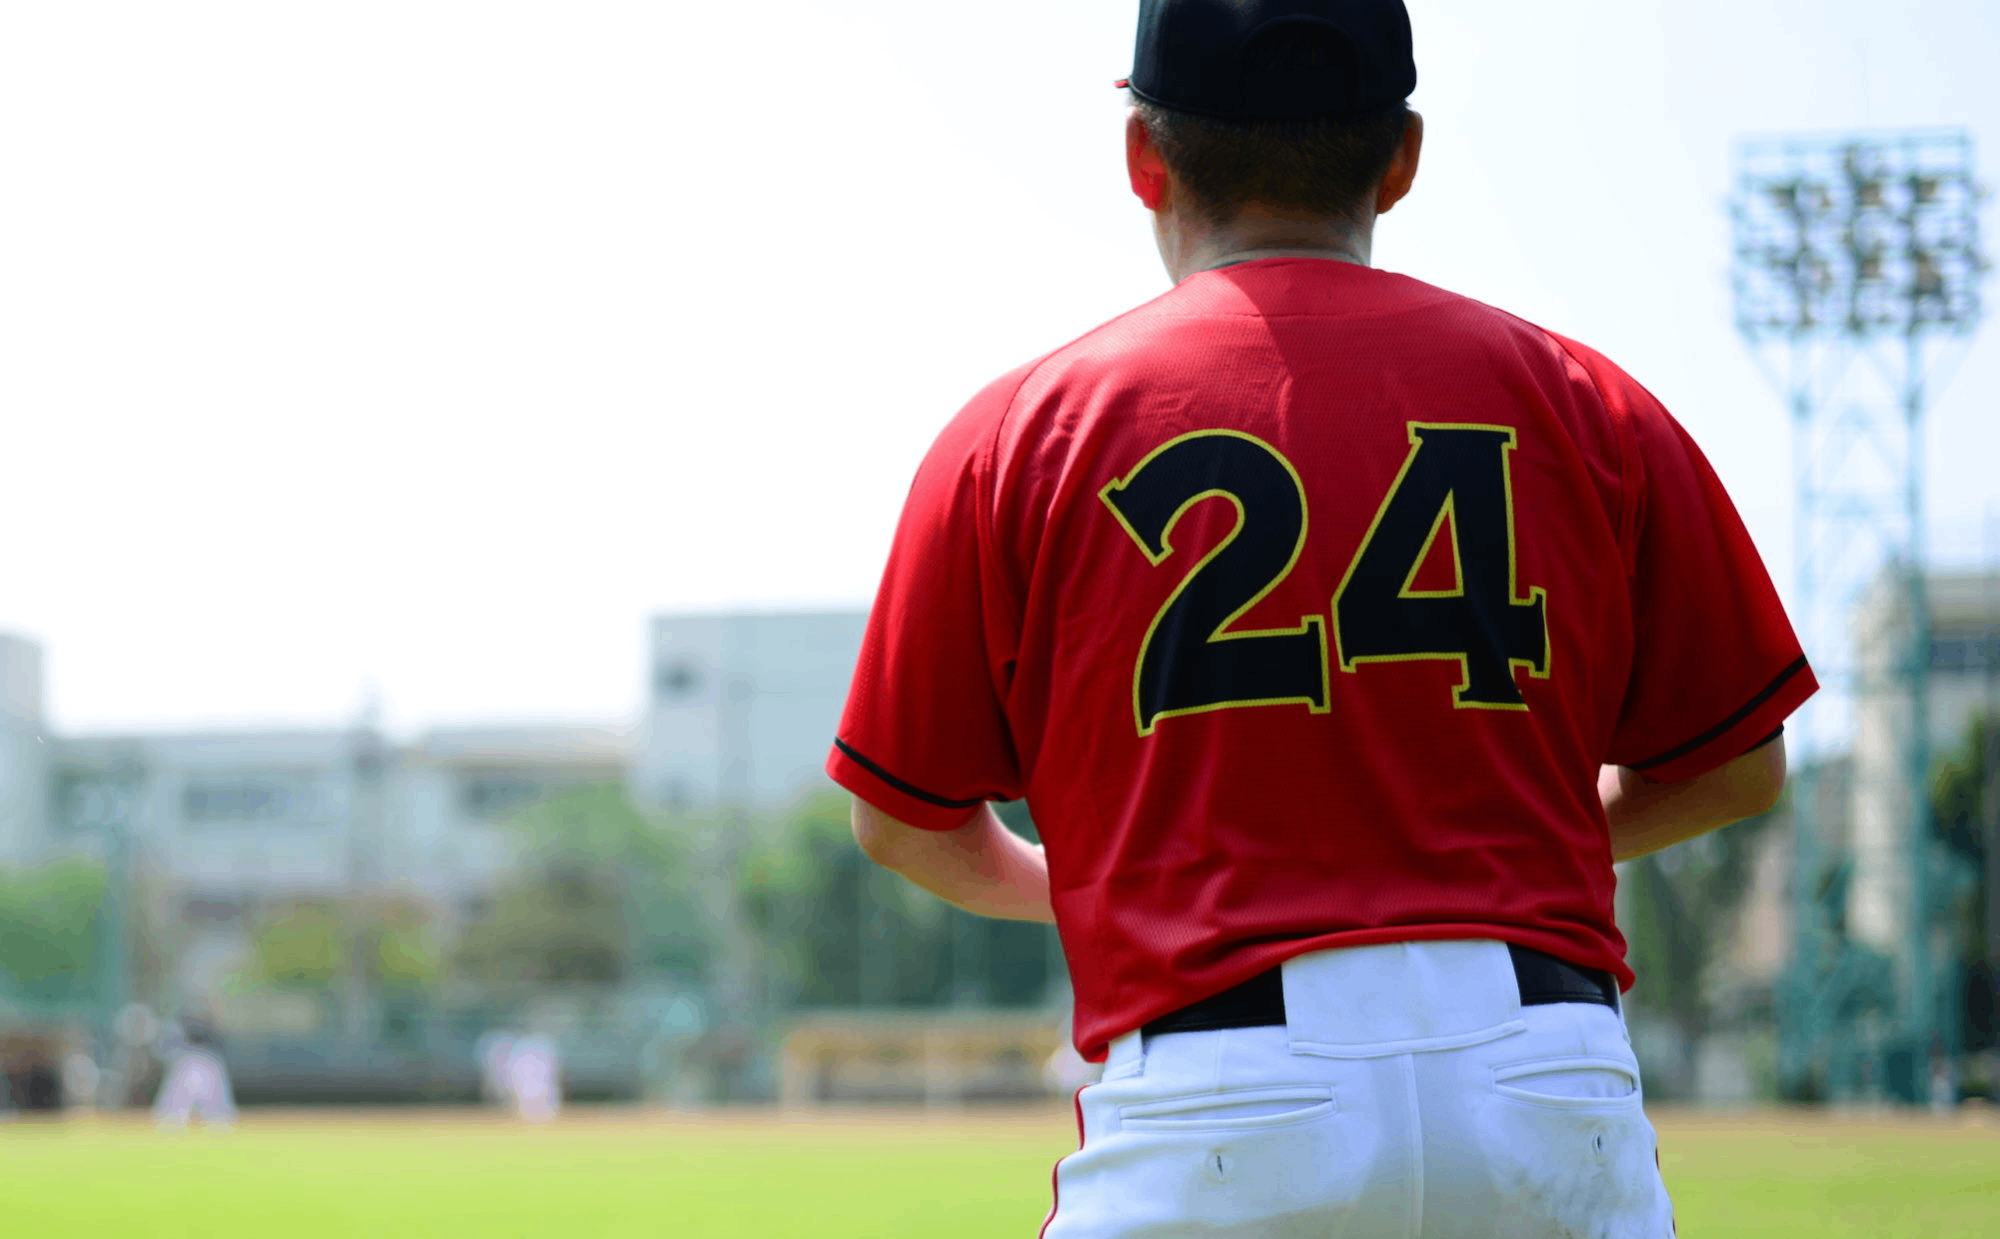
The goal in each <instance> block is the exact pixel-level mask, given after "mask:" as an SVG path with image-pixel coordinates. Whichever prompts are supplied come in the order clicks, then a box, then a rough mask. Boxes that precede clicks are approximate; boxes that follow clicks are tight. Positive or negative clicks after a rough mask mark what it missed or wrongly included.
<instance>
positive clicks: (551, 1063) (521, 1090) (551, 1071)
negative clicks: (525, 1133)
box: [505, 1033, 562, 1123]
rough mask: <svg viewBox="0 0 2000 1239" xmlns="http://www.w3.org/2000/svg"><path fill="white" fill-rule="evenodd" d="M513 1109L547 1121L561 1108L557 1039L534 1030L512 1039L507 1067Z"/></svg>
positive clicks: (529, 1118)
mask: <svg viewBox="0 0 2000 1239" xmlns="http://www.w3.org/2000/svg"><path fill="white" fill-rule="evenodd" d="M505 1075H506V1079H507V1094H508V1096H509V1097H511V1098H512V1099H513V1102H514V1113H516V1114H518V1115H520V1116H521V1117H522V1118H523V1119H526V1120H527V1121H528V1122H530V1123H546V1122H548V1121H549V1120H550V1119H552V1118H554V1117H555V1116H556V1113H557V1111H559V1110H561V1109H562V1060H561V1057H560V1056H559V1055H558V1054H557V1052H556V1043H555V1039H554V1038H552V1037H548V1036H544V1035H542V1034H540V1033H532V1034H530V1035H528V1036H526V1037H522V1038H521V1039H520V1040H518V1041H516V1042H514V1043H513V1048H512V1049H511V1050H510V1051H509V1052H508V1054H507V1066H506V1071H505Z"/></svg>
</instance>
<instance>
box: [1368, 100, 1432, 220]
mask: <svg viewBox="0 0 2000 1239" xmlns="http://www.w3.org/2000/svg"><path fill="white" fill-rule="evenodd" d="M1423 152H1424V117H1423V114H1422V113H1421V112H1411V113H1410V119H1409V122H1408V123H1407V124H1406V125H1405V126H1404V127H1403V141H1402V143H1401V145H1399V146H1397V147H1396V154H1395V157H1394V158H1392V159H1390V160H1389V171H1388V172H1387V173H1385V174H1384V175H1383V177H1382V188H1380V189H1379V190H1377V191H1375V213H1376V214H1377V215H1386V214H1388V213H1389V211H1390V209H1391V208H1393V207H1394V206H1395V205H1396V204H1397V203H1398V202H1401V201H1402V200H1403V196H1404V195H1405V194H1407V193H1409V192H1410V185H1411V183H1412V182H1414V181H1415V180H1416V179H1417V161H1418V159H1419V158H1420V157H1421V156H1422V155H1423Z"/></svg>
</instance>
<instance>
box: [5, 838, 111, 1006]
mask: <svg viewBox="0 0 2000 1239" xmlns="http://www.w3.org/2000/svg"><path fill="white" fill-rule="evenodd" d="M104 881H105V878H104V866H103V865H101V864H98V863H97V862H95V861H91V860H85V859H81V858H70V859H66V860H59V861H56V862H54V863H52V864H48V865H43V866H40V867H38V868H33V869H5V870H0V975H4V976H5V977H6V978H7V979H9V980H11V981H12V982H13V983H14V986H15V988H16V989H17V990H20V991H22V992H23V993H24V994H31V995H33V996H34V997H36V998H39V999H42V1000H45V1001H63V1000H66V999H69V998H73V997H80V996H81V991H82V990H83V989H84V988H85V987H86V986H87V985H88V983H89V979H90V974H91V970H92V969H91V965H92V961H93V960H94V958H95V956H96V953H97V917H98V912H99V910H100V909H101V908H102V907H103V904H104Z"/></svg>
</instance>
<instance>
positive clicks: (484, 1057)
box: [472, 1030, 514, 1109]
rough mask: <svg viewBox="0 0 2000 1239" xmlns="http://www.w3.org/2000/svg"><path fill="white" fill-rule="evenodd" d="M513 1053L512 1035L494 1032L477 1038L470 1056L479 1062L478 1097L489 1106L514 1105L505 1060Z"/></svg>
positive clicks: (510, 1106)
mask: <svg viewBox="0 0 2000 1239" xmlns="http://www.w3.org/2000/svg"><path fill="white" fill-rule="evenodd" d="M513 1052H514V1034H513V1033H510V1032H504V1031H500V1030H495V1031H493V1032H489V1033H487V1034H485V1035H484V1036H482V1037H480V1038H479V1041H478V1043H477V1044H476V1045H474V1046H473V1047H472V1055H473V1057H474V1058H476V1059H477V1060H478V1061H479V1097H480V1100H482V1101H484V1102H485V1103H486V1104H487V1105H489V1106H505V1107H508V1108H509V1109H511V1108H512V1107H513V1105H514V1094H513V1092H512V1091H511V1090H510V1088H509V1085H508V1079H507V1058H508V1056H509V1055H511V1054H513Z"/></svg>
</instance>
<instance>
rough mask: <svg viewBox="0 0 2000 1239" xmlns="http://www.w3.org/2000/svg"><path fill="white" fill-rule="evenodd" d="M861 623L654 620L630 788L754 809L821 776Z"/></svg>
mask: <svg viewBox="0 0 2000 1239" xmlns="http://www.w3.org/2000/svg"><path fill="white" fill-rule="evenodd" d="M867 624H868V613H867V612H866V611H860V610H855V611H821V612H787V613H742V614H725V615H663V616H659V617H657V618H655V619H654V620H653V628H652V656H651V659H650V665H651V676H652V682H651V685H650V691H649V692H648V695H647V705H646V719H645V724H644V726H643V728H642V733H643V738H642V740H641V743H640V750H639V757H638V763H637V764H638V769H637V774H636V777H637V785H638V790H639V793H640V795H641V796H643V797H644V798H645V799H647V800H648V801H650V802H652V803H653V804H656V805H660V806H662V807H664V808H667V809H670V810H681V809H688V808H702V807H712V806H730V807H734V808H738V809H742V810H746V811H752V812H755V811H758V810H763V809H772V808H777V807H780V806H782V805H784V804H786V803H787V802H789V801H791V800H793V799H794V798H796V797H797V796H798V795H799V794H800V793H801V792H803V791H805V790H806V789H808V788H810V787H813V786H815V785H816V784H819V783H821V782H822V781H823V780H824V777H825V776H824V775H823V774H822V773H821V771H822V768H823V767H824V765H825V762H826V753H827V749H828V748H830V747H831V746H832V744H833V733H834V729H835V727H837V726H838V725H839V722H840V708H841V704H842V703H843V702H844V701H845V700H846V698H847V686H848V681H849V680H850V679H852V678H853V675H854V663H855V660H856V658H858V657H859V656H860V651H861V636H862V632H863V630H864V629H865V628H866V627H867Z"/></svg>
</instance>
